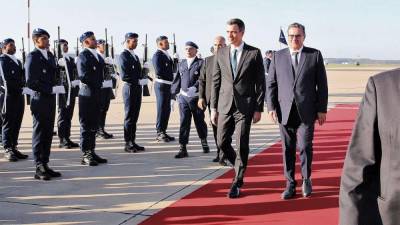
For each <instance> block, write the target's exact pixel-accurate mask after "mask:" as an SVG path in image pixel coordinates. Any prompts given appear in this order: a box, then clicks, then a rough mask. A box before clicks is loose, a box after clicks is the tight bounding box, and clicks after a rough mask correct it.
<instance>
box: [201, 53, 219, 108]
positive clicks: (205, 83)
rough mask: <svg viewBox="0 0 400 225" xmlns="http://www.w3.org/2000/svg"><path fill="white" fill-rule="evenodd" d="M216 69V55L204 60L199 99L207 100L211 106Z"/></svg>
mask: <svg viewBox="0 0 400 225" xmlns="http://www.w3.org/2000/svg"><path fill="white" fill-rule="evenodd" d="M214 67H215V55H212V56H209V57H207V58H205V59H204V63H203V66H202V67H201V70H200V77H199V97H200V98H203V99H205V100H206V102H207V104H210V99H211V82H212V75H213V71H214Z"/></svg>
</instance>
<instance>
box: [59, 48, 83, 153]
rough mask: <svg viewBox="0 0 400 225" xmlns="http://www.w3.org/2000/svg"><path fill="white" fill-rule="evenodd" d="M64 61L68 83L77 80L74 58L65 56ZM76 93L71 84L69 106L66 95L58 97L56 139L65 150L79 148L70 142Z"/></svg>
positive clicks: (76, 87) (77, 90)
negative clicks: (58, 139)
mask: <svg viewBox="0 0 400 225" xmlns="http://www.w3.org/2000/svg"><path fill="white" fill-rule="evenodd" d="M60 42H65V43H67V44H68V42H66V41H65V40H62V41H61V40H60ZM63 58H64V59H65V65H66V68H67V69H68V75H69V80H70V82H72V81H74V80H77V79H78V77H77V76H78V75H77V68H76V64H75V60H74V58H72V57H70V56H68V55H65V56H64V57H63ZM65 89H67V86H65ZM78 92H79V86H75V87H73V86H72V84H71V93H70V99H69V105H67V99H68V96H67V94H68V93H66V94H64V95H60V102H62V104H59V108H58V118H57V125H58V132H57V134H58V137H59V138H60V147H66V148H75V147H79V145H78V144H76V143H74V142H72V141H71V140H70V136H71V120H72V117H73V114H74V109H75V101H76V97H78Z"/></svg>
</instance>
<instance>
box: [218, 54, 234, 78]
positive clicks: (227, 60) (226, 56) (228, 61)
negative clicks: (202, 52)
mask: <svg viewBox="0 0 400 225" xmlns="http://www.w3.org/2000/svg"><path fill="white" fill-rule="evenodd" d="M221 53H222V54H223V55H222V58H223V59H224V61H225V63H226V66H227V68H229V77H230V79H231V80H232V81H233V69H232V64H231V48H230V47H227V48H226V49H225V51H221Z"/></svg>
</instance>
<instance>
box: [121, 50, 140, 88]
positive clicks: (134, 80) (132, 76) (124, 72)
mask: <svg viewBox="0 0 400 225" xmlns="http://www.w3.org/2000/svg"><path fill="white" fill-rule="evenodd" d="M118 62H119V66H120V71H121V75H120V76H121V79H122V80H123V81H125V82H126V83H128V84H130V85H132V84H134V85H139V79H141V77H142V66H141V65H140V61H139V58H135V57H133V56H132V54H131V53H130V52H129V51H128V50H126V49H125V50H124V51H123V52H122V53H121V54H120V55H119V60H118Z"/></svg>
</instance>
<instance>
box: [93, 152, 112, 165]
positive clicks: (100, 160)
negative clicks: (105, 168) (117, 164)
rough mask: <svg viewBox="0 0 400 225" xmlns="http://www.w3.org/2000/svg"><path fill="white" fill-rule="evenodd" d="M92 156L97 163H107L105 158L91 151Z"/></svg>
mask: <svg viewBox="0 0 400 225" xmlns="http://www.w3.org/2000/svg"><path fill="white" fill-rule="evenodd" d="M92 157H93V159H94V160H95V161H96V162H97V163H107V162H108V160H107V159H104V158H101V157H100V156H98V155H97V154H96V153H95V152H94V151H92Z"/></svg>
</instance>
